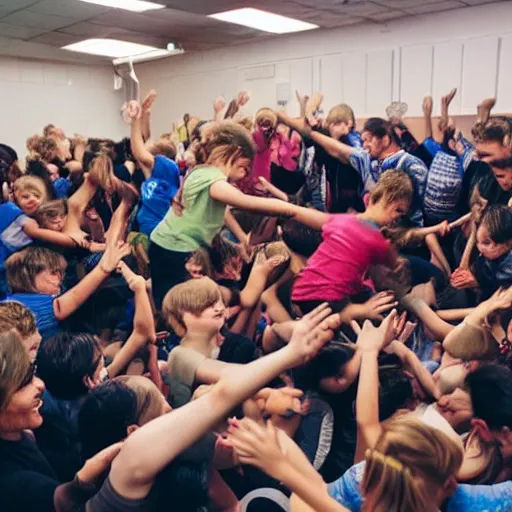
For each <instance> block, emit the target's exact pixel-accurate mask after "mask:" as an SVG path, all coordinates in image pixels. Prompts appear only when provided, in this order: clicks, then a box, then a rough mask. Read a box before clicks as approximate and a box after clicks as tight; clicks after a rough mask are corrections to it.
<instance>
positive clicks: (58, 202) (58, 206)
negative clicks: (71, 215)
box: [35, 199, 68, 226]
mask: <svg viewBox="0 0 512 512" xmlns="http://www.w3.org/2000/svg"><path fill="white" fill-rule="evenodd" d="M67 214H68V202H67V201H66V199H55V200H54V201H48V202H47V203H44V204H42V205H41V206H40V207H39V208H38V209H37V212H36V215H35V217H36V220H37V222H38V223H39V225H40V226H44V224H45V223H46V221H48V220H49V219H54V218H55V217H59V216H61V215H62V216H63V215H67Z"/></svg>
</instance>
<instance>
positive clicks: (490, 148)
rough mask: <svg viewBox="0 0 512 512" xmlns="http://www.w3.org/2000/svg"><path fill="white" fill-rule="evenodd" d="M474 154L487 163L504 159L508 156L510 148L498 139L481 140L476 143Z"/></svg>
mask: <svg viewBox="0 0 512 512" xmlns="http://www.w3.org/2000/svg"><path fill="white" fill-rule="evenodd" d="M476 154H477V156H478V158H479V159H480V160H482V161H483V162H486V163H488V164H490V163H492V162H493V161H496V160H505V159H506V158H508V157H509V156H510V148H509V147H508V146H506V145H504V144H501V143H500V142H499V141H494V140H489V141H481V142H478V143H477V144H476Z"/></svg>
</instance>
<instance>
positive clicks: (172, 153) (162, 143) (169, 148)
mask: <svg viewBox="0 0 512 512" xmlns="http://www.w3.org/2000/svg"><path fill="white" fill-rule="evenodd" d="M151 153H153V154H154V155H155V156H156V155H163V156H165V157H167V158H170V159H171V160H174V159H175V158H176V153H177V150H176V146H175V145H174V143H173V142H172V141H171V139H170V138H168V137H165V136H162V137H160V138H159V139H158V140H157V141H156V142H155V143H154V144H153V148H152V151H151Z"/></svg>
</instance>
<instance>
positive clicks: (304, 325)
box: [288, 303, 334, 366]
mask: <svg viewBox="0 0 512 512" xmlns="http://www.w3.org/2000/svg"><path fill="white" fill-rule="evenodd" d="M330 314H331V308H330V307H329V306H328V304H327V303H324V304H321V305H320V306H318V307H317V308H315V309H314V310H313V311H311V312H310V313H308V314H307V315H304V316H303V317H302V318H301V319H300V320H298V321H297V322H296V323H295V325H294V326H293V334H292V337H291V339H290V342H289V343H288V348H289V349H291V350H292V352H293V355H294V359H295V360H294V362H293V366H297V365H299V364H304V363H307V362H308V361H309V360H311V359H312V358H313V357H315V356H316V355H317V354H318V352H319V350H320V349H321V348H322V347H323V346H324V345H325V344H326V343H327V342H328V341H330V340H331V339H332V338H333V336H334V333H333V331H332V329H331V328H330V327H329V322H327V321H326V320H327V318H328V317H329V315H330Z"/></svg>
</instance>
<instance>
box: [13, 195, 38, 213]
mask: <svg viewBox="0 0 512 512" xmlns="http://www.w3.org/2000/svg"><path fill="white" fill-rule="evenodd" d="M14 197H15V199H16V203H17V204H18V206H19V207H20V208H21V209H22V210H23V213H25V214H27V215H34V213H36V211H37V209H38V208H39V207H40V206H41V203H42V202H43V197H42V195H41V194H39V193H38V192H36V191H35V190H22V191H21V190H17V191H16V192H15V194H14Z"/></svg>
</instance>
